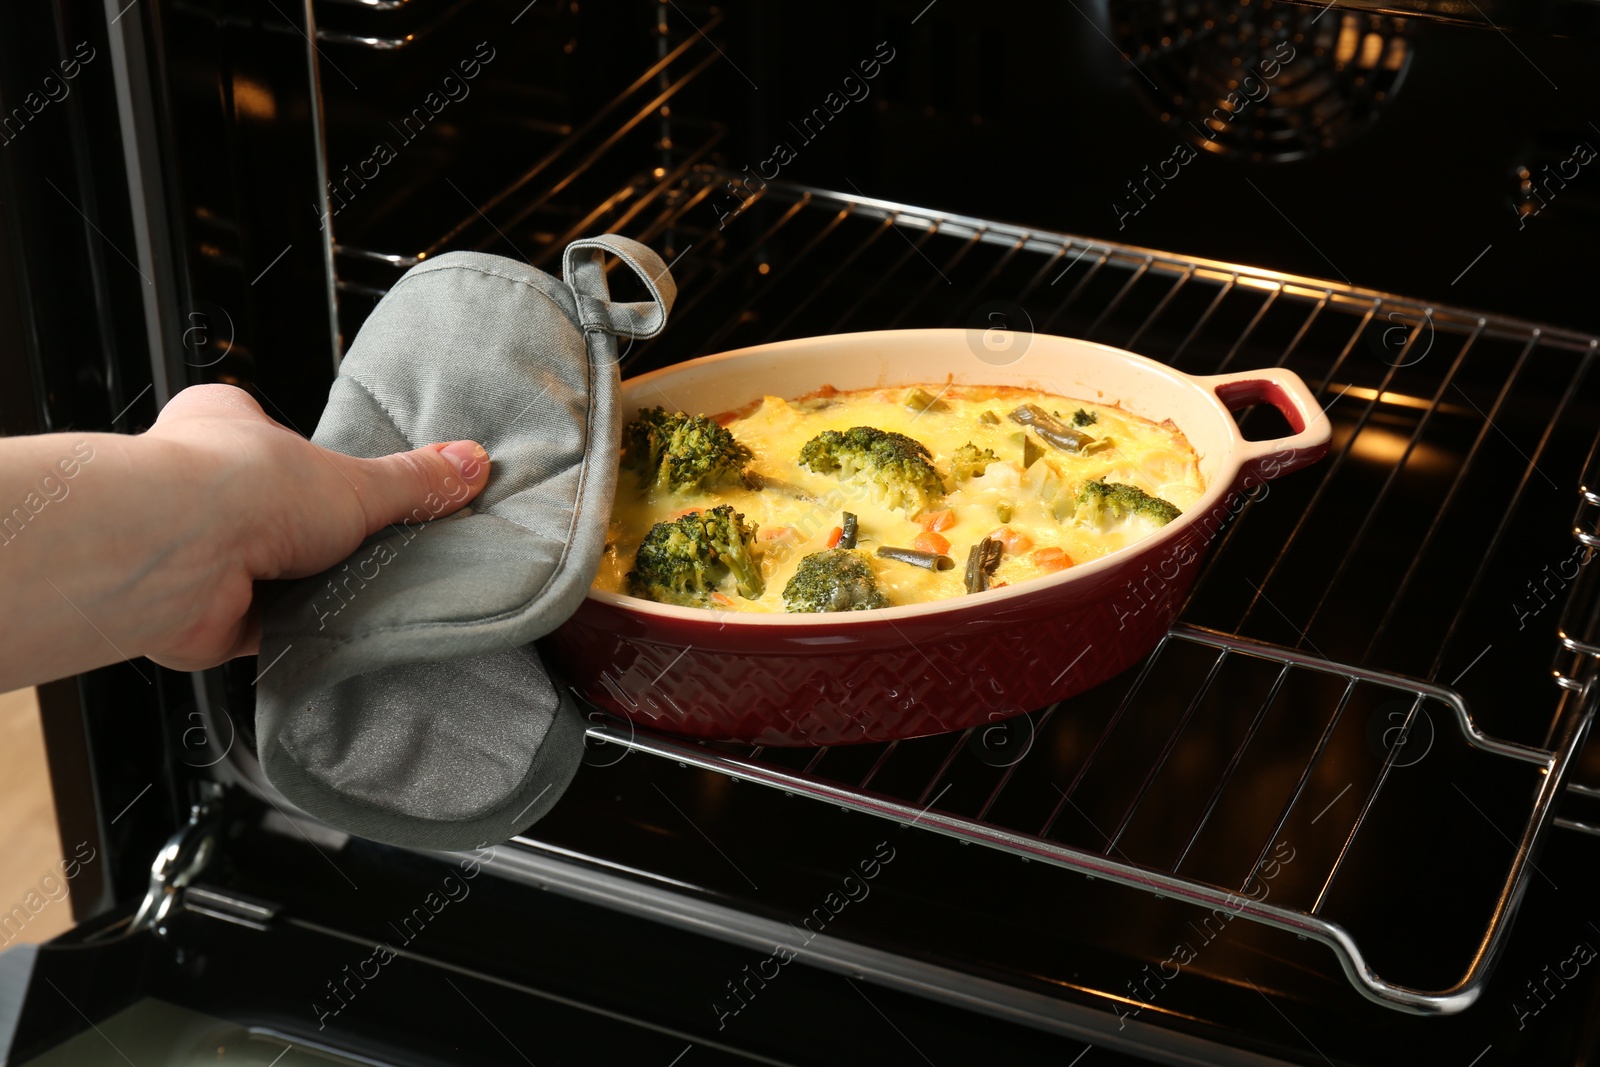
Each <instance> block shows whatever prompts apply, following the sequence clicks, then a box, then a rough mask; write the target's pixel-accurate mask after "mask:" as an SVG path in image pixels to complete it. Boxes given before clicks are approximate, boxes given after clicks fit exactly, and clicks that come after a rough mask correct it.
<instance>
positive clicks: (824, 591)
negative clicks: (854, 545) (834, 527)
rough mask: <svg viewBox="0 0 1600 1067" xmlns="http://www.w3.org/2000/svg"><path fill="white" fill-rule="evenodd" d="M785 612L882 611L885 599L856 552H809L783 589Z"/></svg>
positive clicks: (835, 550)
mask: <svg viewBox="0 0 1600 1067" xmlns="http://www.w3.org/2000/svg"><path fill="white" fill-rule="evenodd" d="M783 606H784V607H785V608H786V609H788V610H789V611H866V610H867V609H868V608H886V607H888V606H889V598H888V597H886V596H884V595H883V590H882V589H879V588H878V580H877V578H876V577H874V576H873V573H872V564H870V563H868V562H867V558H866V556H864V555H862V554H861V553H860V552H859V551H856V550H854V549H849V548H829V549H824V550H823V551H821V552H813V553H811V555H809V556H807V557H806V558H805V559H802V560H801V561H800V567H799V569H798V570H796V571H795V572H794V577H793V578H790V579H789V584H788V585H786V586H784V587H783Z"/></svg>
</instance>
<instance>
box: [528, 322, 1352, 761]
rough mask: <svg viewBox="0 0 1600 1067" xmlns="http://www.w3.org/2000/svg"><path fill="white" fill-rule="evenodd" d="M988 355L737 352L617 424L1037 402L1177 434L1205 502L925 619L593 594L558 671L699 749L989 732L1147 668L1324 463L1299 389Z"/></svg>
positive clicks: (918, 339)
mask: <svg viewBox="0 0 1600 1067" xmlns="http://www.w3.org/2000/svg"><path fill="white" fill-rule="evenodd" d="M983 340H984V339H983V337H982V335H981V334H979V333H976V332H969V331H966V330H893V331H883V332H875V333H855V334H838V335H834V336H830V337H814V338H805V339H802V340H796V341H783V342H780V343H778V344H771V345H761V346H758V347H755V348H746V349H740V350H738V351H735V352H726V353H723V354H721V355H716V356H707V357H705V358H703V359H696V360H692V361H690V362H687V363H682V364H679V365H677V366H673V367H669V368H666V369H664V370H659V371H655V372H653V373H651V374H646V375H642V376H640V377H637V378H631V379H629V380H627V381H625V382H623V383H622V411H623V413H624V417H625V418H627V417H631V416H632V414H633V412H634V411H636V410H637V409H638V408H640V407H646V406H654V405H657V404H661V405H664V406H666V407H667V408H668V409H669V410H670V409H672V408H678V409H681V410H684V411H688V412H691V413H702V414H714V413H718V412H723V411H728V410H732V409H734V408H738V407H740V406H742V405H744V404H746V403H748V402H750V401H752V400H755V399H757V398H759V397H761V396H763V395H768V394H771V395H777V396H784V397H795V396H802V395H804V394H807V393H810V392H813V391H815V390H816V389H818V388H819V387H821V386H823V385H824V384H826V385H832V386H833V387H834V388H836V389H841V390H847V389H866V388H872V387H878V386H900V385H911V384H928V383H943V382H945V381H946V380H947V379H950V380H953V382H954V383H955V384H957V385H961V384H969V385H1014V386H1024V387H1028V388H1037V389H1044V390H1048V391H1049V392H1052V393H1058V394H1061V395H1063V396H1068V397H1077V398H1080V399H1084V400H1093V401H1095V402H1097V403H1102V404H1112V403H1114V404H1120V405H1121V406H1122V407H1123V409H1124V410H1127V411H1130V412H1132V413H1134V414H1136V415H1141V416H1143V417H1145V418H1147V419H1151V420H1153V421H1156V422H1160V421H1162V420H1164V419H1171V420H1172V421H1173V423H1174V424H1175V425H1176V426H1177V427H1178V428H1179V429H1180V430H1182V431H1183V433H1184V435H1185V436H1186V437H1187V438H1188V439H1189V443H1190V445H1191V446H1193V448H1194V449H1195V451H1196V452H1197V453H1198V455H1199V460H1200V472H1201V474H1202V476H1203V477H1204V479H1205V484H1206V491H1205V493H1204V495H1202V496H1201V498H1200V499H1199V501H1198V502H1196V504H1195V505H1194V506H1193V507H1191V508H1190V509H1189V510H1188V511H1187V512H1185V513H1184V514H1183V515H1182V516H1180V517H1179V518H1177V519H1175V520H1173V521H1172V522H1170V523H1168V524H1167V525H1166V526H1164V527H1162V528H1161V529H1160V530H1159V531H1157V532H1156V533H1154V534H1152V535H1151V536H1149V537H1148V538H1146V539H1145V540H1143V541H1140V542H1139V543H1138V544H1136V545H1132V546H1130V547H1128V548H1126V549H1123V550H1122V551H1120V552H1115V553H1112V554H1111V555H1109V556H1106V557H1104V558H1102V559H1097V560H1093V561H1091V562H1088V563H1084V564H1080V565H1078V566H1075V567H1071V568H1069V569H1067V570H1065V571H1061V572H1059V573H1057V574H1053V575H1050V576H1048V577H1045V578H1040V579H1036V580H1033V581H1030V582H1022V583H1018V584H1016V585H1013V586H1007V587H1004V588H1001V589H991V590H988V591H986V592H983V593H977V594H973V595H969V596H965V597H960V598H955V599H950V600H943V601H938V602H935V603H930V604H913V605H906V606H903V607H892V608H884V609H881V610H876V611H859V612H841V613H838V614H820V615H800V614H796V615H786V614H774V615H765V614H750V613H740V612H725V611H712V610H704V609H697V608H684V607H676V606H671V605H666V604H657V603H653V602H651V601H645V600H638V599H635V598H633V597H629V596H623V595H619V594H615V593H608V592H601V591H598V590H592V589H591V590H590V591H589V594H588V596H587V597H586V599H585V600H584V601H583V603H582V604H581V605H580V607H579V608H578V610H577V611H576V612H575V613H574V614H573V616H572V617H571V618H570V619H569V620H568V621H567V622H566V623H565V624H564V625H563V626H561V627H560V628H559V629H558V630H557V631H555V632H554V633H553V634H551V635H550V636H549V637H548V638H546V644H545V647H546V651H547V652H548V653H551V654H552V658H551V660H550V662H551V663H552V665H553V666H555V667H556V668H557V669H558V670H559V671H561V672H562V673H564V674H565V675H566V677H567V680H568V681H569V682H570V683H571V684H572V685H573V686H574V687H575V688H576V689H577V690H578V692H580V693H582V694H584V695H585V696H586V697H587V698H588V699H590V700H592V701H594V702H595V703H597V704H599V705H601V706H602V707H605V708H608V709H610V710H611V711H614V712H616V713H618V714H620V715H623V716H626V717H628V718H629V719H632V720H634V721H636V722H638V723H639V724H640V725H648V726H650V727H652V728H654V729H658V730H665V731H670V732H673V733H679V734H686V735H690V736H694V737H702V738H712V739H722V740H737V741H747V742H753V743H756V744H762V745H832V744H841V743H851V742H859V741H882V740H888V739H892V738H905V737H917V736H921V735H924V734H932V733H939V732H942V731H947V730H959V729H965V728H966V727H969V726H974V725H978V724H982V723H988V722H994V721H996V720H998V719H1000V718H1002V717H1005V716H1009V715H1013V714H1017V713H1019V712H1024V711H1030V710H1032V709H1034V708H1040V707H1044V706H1045V705H1047V704H1050V703H1052V702H1054V701H1057V700H1061V699H1063V698H1065V697H1070V696H1072V695H1073V694H1075V693H1079V692H1082V691H1083V690H1085V689H1088V688H1089V687H1091V686H1094V685H1098V684H1099V683H1100V682H1103V681H1105V680H1106V679H1108V678H1111V677H1112V676H1114V675H1116V674H1117V673H1119V672H1121V671H1123V670H1125V669H1126V668H1128V667H1129V666H1131V665H1132V664H1134V663H1136V662H1138V660H1139V659H1140V658H1142V657H1143V656H1144V655H1145V654H1146V653H1147V652H1149V651H1150V649H1151V648H1153V647H1154V646H1155V644H1156V642H1157V641H1158V640H1160V638H1161V635H1162V634H1164V633H1165V632H1166V630H1167V627H1168V626H1169V625H1171V623H1172V620H1173V617H1174V615H1175V614H1176V613H1177V610H1178V608H1179V606H1180V605H1181V604H1182V602H1183V597H1184V594H1185V593H1186V592H1187V591H1188V589H1189V586H1190V584H1191V583H1192V582H1193V581H1194V577H1195V574H1196V573H1197V571H1198V569H1199V562H1200V559H1201V556H1202V554H1203V553H1204V552H1205V550H1206V548H1207V547H1208V545H1209V543H1210V542H1211V540H1212V539H1213V538H1214V537H1215V536H1216V535H1217V531H1218V527H1219V526H1220V525H1221V524H1222V522H1223V521H1224V520H1225V519H1226V518H1227V517H1228V516H1229V515H1230V513H1232V512H1233V511H1236V510H1237V509H1238V508H1239V507H1241V506H1242V505H1243V501H1244V499H1245V494H1247V493H1248V494H1250V495H1252V496H1259V495H1260V494H1261V492H1263V491H1264V490H1262V489H1261V488H1259V487H1261V486H1264V485H1265V483H1266V482H1267V481H1270V480H1271V479H1273V478H1276V477H1278V476H1280V475H1283V474H1287V473H1289V472H1290V471H1293V470H1296V469H1298V468H1300V467H1304V466H1305V465H1307V464H1309V463H1313V462H1315V461H1316V460H1317V459H1319V458H1321V457H1322V455H1323V454H1324V453H1325V452H1326V451H1327V449H1328V438H1329V434H1330V430H1329V425H1328V419H1327V416H1326V415H1324V414H1323V413H1322V410H1321V408H1320V407H1319V406H1318V404H1317V402H1316V400H1315V399H1314V398H1313V396H1312V394H1311V391H1310V390H1309V389H1307V388H1306V385H1305V383H1304V382H1303V381H1301V380H1300V378H1299V376H1297V375H1295V374H1294V373H1292V372H1291V371H1287V370H1283V369H1280V368H1269V369H1265V370H1258V371H1242V372H1238V373H1234V374H1221V375H1215V376H1212V377H1195V376H1192V375H1188V374H1184V373H1182V372H1180V371H1177V370H1174V369H1173V368H1171V367H1168V366H1165V365H1163V364H1160V363H1157V362H1155V361H1154V360H1150V359H1146V358H1144V357H1143V356H1139V355H1135V354H1133V353H1131V352H1125V351H1122V350H1120V349H1115V348H1109V347H1107V346H1105V345H1098V344H1091V343H1089V342H1087V341H1079V340H1074V339H1072V338H1067V337H1049V336H1039V335H1034V336H1017V337H1014V338H1012V339H1011V347H1010V349H1009V350H1008V351H1006V352H999V353H997V352H995V351H991V350H990V349H989V348H987V347H985V345H984V344H983ZM1007 361H1008V362H1007ZM1255 403H1269V404H1271V405H1273V406H1274V407H1276V408H1277V409H1278V410H1279V411H1281V412H1282V413H1283V415H1284V417H1285V418H1286V419H1287V420H1288V422H1289V425H1290V426H1291V428H1292V429H1293V430H1294V433H1293V435H1292V436H1289V437H1285V438H1282V439H1279V440H1273V441H1247V440H1245V438H1244V436H1243V435H1242V434H1241V433H1240V432H1239V427H1238V424H1237V423H1236V422H1235V421H1234V419H1233V416H1232V414H1231V413H1230V411H1231V410H1237V409H1240V408H1243V407H1245V406H1248V405H1250V404H1255ZM1269 506H1270V505H1269Z"/></svg>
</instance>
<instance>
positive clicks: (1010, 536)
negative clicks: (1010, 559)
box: [989, 526, 1033, 556]
mask: <svg viewBox="0 0 1600 1067" xmlns="http://www.w3.org/2000/svg"><path fill="white" fill-rule="evenodd" d="M989 536H990V538H992V539H993V540H996V541H999V542H1000V543H1001V544H1002V545H1003V546H1005V550H1006V551H1007V552H1008V553H1010V554H1011V555H1013V556H1017V555H1021V554H1022V553H1024V552H1026V551H1028V549H1030V548H1032V547H1033V538H1031V537H1029V536H1028V535H1027V534H1025V533H1023V532H1022V531H1020V530H1013V529H1012V528H1011V527H1009V526H996V527H995V528H994V529H993V530H992V531H990V533H989Z"/></svg>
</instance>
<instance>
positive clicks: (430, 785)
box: [256, 236, 676, 849]
mask: <svg viewBox="0 0 1600 1067" xmlns="http://www.w3.org/2000/svg"><path fill="white" fill-rule="evenodd" d="M607 253H609V254H612V255H615V256H617V257H618V258H619V259H620V260H621V261H622V262H623V263H624V264H625V265H626V266H628V267H629V268H631V269H632V270H633V272H634V273H636V274H637V275H638V276H639V278H640V279H641V280H642V281H643V282H644V283H645V287H646V288H647V289H648V291H649V294H650V297H651V299H650V300H649V301H646V302H641V303H636V304H629V303H612V302H611V301H610V299H609V294H608V290H607V286H606V275H605V270H604V263H603V258H604V256H605V254H607ZM675 294H676V289H675V287H674V285H673V282H672V278H671V276H670V275H669V274H668V273H667V269H666V266H665V265H664V264H663V263H662V262H661V259H660V257H658V256H657V255H656V254H655V253H654V252H652V251H650V250H649V249H648V248H645V247H644V246H643V245H640V244H638V243H636V242H634V241H630V240H627V239H626V238H622V237H616V236H604V237H597V238H594V239H592V240H583V241H576V242H574V243H573V244H572V245H570V246H568V248H567V249H566V252H565V256H564V260H563V270H562V277H561V278H559V279H557V278H554V277H552V276H550V275H548V274H546V273H544V272H543V271H540V270H538V269H536V268H534V267H531V266H529V265H527V264H525V263H520V262H517V261H514V260H510V259H504V258H501V257H499V256H491V255H486V254H483V253H477V252H452V253H448V254H446V255H442V256H440V257H439V258H438V259H436V260H429V261H427V262H426V263H423V264H421V265H419V266H416V267H413V268H412V269H411V270H410V271H408V272H406V274H405V275H404V276H403V277H402V278H401V279H400V280H399V282H398V283H396V284H395V286H394V288H392V289H391V290H390V291H389V293H388V295H386V296H385V297H384V298H383V300H382V301H381V302H380V303H379V304H378V306H377V308H376V309H375V310H374V311H373V313H372V315H371V316H370V317H369V318H368V319H367V321H366V324H365V325H364V326H363V327H362V328H361V332H360V335H359V336H358V337H357V338H356V340H355V342H354V343H353V344H352V345H351V346H350V350H349V352H348V354H347V355H346V356H345V358H344V361H343V363H342V364H341V366H340V368H339V375H338V378H337V379H336V380H335V381H334V383H333V388H332V390H331V392H330V395H329V398H328V406H327V408H326V410H325V411H324V412H323V415H322V420H321V422H320V423H318V425H317V429H316V432H315V434H313V435H312V440H314V441H316V442H317V443H318V444H320V445H324V446H326V447H328V448H331V449H334V450H336V451H339V452H343V453H346V454H348V455H352V456H362V457H367V458H371V457H376V456H382V455H388V454H390V453H394V452H404V451H408V450H410V449H413V448H418V447H421V446H422V445H425V444H429V443H431V442H434V441H449V440H460V439H471V440H475V441H479V442H481V443H482V444H483V446H484V447H485V448H487V449H488V450H489V455H490V457H491V470H490V476H489V482H488V484H487V485H486V486H485V487H484V489H483V491H482V492H481V494H480V495H479V496H478V498H477V499H476V500H475V501H474V502H473V504H472V505H471V506H470V507H467V508H464V509H462V510H461V511H459V512H456V513H454V514H452V515H450V516H448V517H445V518H438V519H436V518H433V517H432V514H430V513H429V509H428V508H423V509H420V511H419V513H417V514H416V515H415V519H416V521H415V522H406V523H402V524H399V525H397V526H392V527H390V528H389V529H387V530H384V531H382V532H380V533H378V534H375V535H374V536H372V537H371V538H369V539H368V540H367V541H366V542H365V543H364V544H363V545H362V546H361V548H359V549H358V550H357V551H356V552H355V553H354V554H353V555H351V556H350V558H349V559H348V560H346V561H345V562H344V563H343V564H340V565H339V566H337V567H334V568H332V569H331V570H329V571H327V572H325V573H323V574H320V575H317V576H316V577H312V578H305V579H300V580H298V581H296V582H293V583H288V588H287V589H286V590H285V591H284V592H283V595H282V596H280V597H279V598H278V599H277V600H276V601H275V602H273V604H272V605H271V607H270V608H269V609H268V610H267V612H266V614H265V616H264V617H263V619H262V637H261V651H260V657H261V658H260V662H262V663H268V664H272V667H271V669H269V670H268V671H267V672H266V673H265V674H264V675H263V676H262V678H261V680H260V682H259V683H258V688H257V698H256V734H257V742H258V748H259V754H260V758H261V766H262V768H263V770H264V771H265V773H266V775H267V778H268V780H269V781H271V783H272V784H273V785H274V786H275V787H276V788H277V789H278V790H279V791H280V792H281V793H282V794H283V795H284V796H285V797H286V798H287V799H288V800H289V801H291V802H292V803H293V804H295V805H296V806H298V807H300V808H301V809H302V810H304V811H306V812H308V813H310V814H312V815H314V816H316V817H318V818H320V819H322V820H324V821H325V822H327V823H329V824H331V825H333V826H336V827H338V828H339V829H342V830H345V831H347V832H350V833H353V834H356V835H359V836H362V837H368V838H372V839H374V840H378V841H386V842H389V843H392V844H398V845H406V846H412V847H419V848H430V849H463V848H472V847H478V846H481V845H484V844H487V843H491V842H496V841H502V840H504V839H506V838H507V837H509V836H511V835H512V834H514V833H516V832H517V831H518V830H521V829H523V828H524V827H526V826H527V825H528V824H530V823H532V822H533V821H534V820H535V819H537V818H539V817H540V816H541V815H543V814H544V813H545V811H547V810H548V809H549V808H550V807H551V806H552V805H553V804H554V803H555V802H556V800H557V799H558V798H559V797H560V795H561V793H562V791H563V790H564V789H565V788H566V786H567V784H568V782H569V781H570V780H571V778H572V776H573V774H574V773H575V772H576V770H577V766H578V763H579V762H580V761H581V759H582V755H583V730H584V723H583V721H582V718H581V716H580V715H579V713H578V712H577V710H576V708H575V707H574V706H573V705H572V704H571V703H570V696H568V695H567V694H566V693H565V692H564V691H563V690H561V689H559V688H558V687H556V686H555V685H553V684H552V683H551V681H550V679H549V678H548V676H547V675H546V673H545V670H544V667H543V665H542V663H541V662H540V660H539V657H538V654H537V653H536V652H535V651H534V649H533V648H532V647H530V646H529V642H531V641H533V640H534V639H535V638H538V637H540V636H542V635H543V634H545V633H547V632H549V631H550V630H552V629H554V628H555V627H556V626H558V625H559V624H560V623H561V622H562V621H563V620H564V619H566V617H567V616H568V615H569V614H571V613H572V611H573V610H574V609H575V608H576V607H577V605H578V602H579V601H580V600H581V599H582V598H583V596H584V592H585V590H586V589H587V588H588V586H589V583H590V582H591V581H592V580H593V577H594V573H595V570H596V568H597V567H598V566H599V560H600V554H601V551H602V549H603V548H604V540H605V529H606V523H607V520H608V518H609V515H610V511H611V498H612V494H613V492H614V490H615V488H616V464H617V451H618V447H619V437H620V433H621V429H620V420H619V414H618V411H617V385H618V371H617V338H618V337H632V338H645V337H652V336H654V335H655V334H657V333H659V332H660V330H661V328H662V326H663V325H665V322H666V317H667V312H668V311H669V310H670V308H671V306H672V301H673V298H674V296H675ZM430 507H431V503H430ZM443 508H444V504H443V503H442V502H440V504H439V510H443ZM435 513H436V512H435ZM280 657H281V658H280Z"/></svg>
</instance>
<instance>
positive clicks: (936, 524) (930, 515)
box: [917, 508, 956, 530]
mask: <svg viewBox="0 0 1600 1067" xmlns="http://www.w3.org/2000/svg"><path fill="white" fill-rule="evenodd" d="M917 523H918V524H919V525H921V527H922V528H923V529H924V530H948V529H950V527H952V526H954V525H955V524H956V513H955V512H953V511H951V510H950V509H949V508H945V509H943V510H942V511H924V512H923V513H922V514H920V515H918V516H917Z"/></svg>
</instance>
